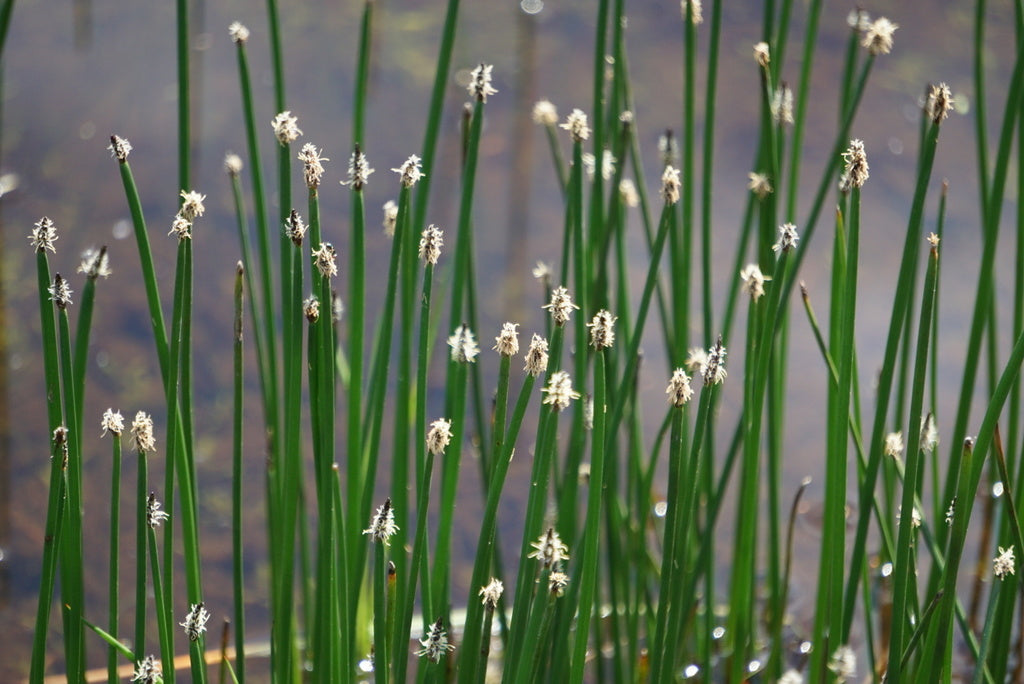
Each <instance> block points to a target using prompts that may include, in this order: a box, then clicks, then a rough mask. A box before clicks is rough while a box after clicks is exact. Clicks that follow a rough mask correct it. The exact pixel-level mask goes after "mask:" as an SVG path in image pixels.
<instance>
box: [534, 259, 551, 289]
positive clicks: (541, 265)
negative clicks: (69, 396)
mask: <svg viewBox="0 0 1024 684" xmlns="http://www.w3.org/2000/svg"><path fill="white" fill-rule="evenodd" d="M530 274H531V275H532V276H533V277H534V278H536V279H537V280H539V281H540V282H541V284H542V285H544V289H545V290H546V289H548V288H550V287H551V265H550V264H547V263H545V262H543V261H538V262H537V264H536V265H535V266H534V267H533V268H532V269H531V270H530Z"/></svg>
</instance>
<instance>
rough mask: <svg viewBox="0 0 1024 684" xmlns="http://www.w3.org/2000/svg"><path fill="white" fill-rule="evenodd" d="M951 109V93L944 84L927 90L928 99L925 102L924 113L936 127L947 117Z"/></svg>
mask: <svg viewBox="0 0 1024 684" xmlns="http://www.w3.org/2000/svg"><path fill="white" fill-rule="evenodd" d="M952 109H953V93H952V92H951V91H950V90H949V86H948V85H946V84H945V83H940V84H938V85H933V86H932V87H931V88H929V89H928V99H927V100H926V101H925V111H926V112H927V113H928V118H929V119H931V120H932V122H933V123H935V124H936V125H938V124H940V123H942V120H943V119H945V118H946V117H948V116H949V112H950V111H951V110H952Z"/></svg>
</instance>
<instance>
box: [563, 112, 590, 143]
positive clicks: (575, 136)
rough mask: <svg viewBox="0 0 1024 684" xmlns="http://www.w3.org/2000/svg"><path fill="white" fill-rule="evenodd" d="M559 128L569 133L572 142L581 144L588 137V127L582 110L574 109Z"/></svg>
mask: <svg viewBox="0 0 1024 684" xmlns="http://www.w3.org/2000/svg"><path fill="white" fill-rule="evenodd" d="M560 126H561V128H564V129H565V130H567V131H569V135H570V136H571V137H572V141H573V142H583V141H584V140H586V139H588V138H589V137H590V126H588V125H587V115H586V114H584V113H583V110H582V109H574V110H572V113H571V114H569V116H567V117H566V118H565V123H563V124H560Z"/></svg>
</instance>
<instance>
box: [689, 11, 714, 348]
mask: <svg viewBox="0 0 1024 684" xmlns="http://www.w3.org/2000/svg"><path fill="white" fill-rule="evenodd" d="M690 11H691V12H692V10H690ZM691 33H694V31H693V29H692V28H691V29H688V30H687V37H688V39H689V37H690V35H691ZM710 33H711V35H710V37H709V41H710V42H709V44H708V58H707V59H708V66H707V85H706V86H705V92H704V141H703V148H704V149H703V155H704V156H703V159H702V162H701V178H702V179H703V183H702V185H701V190H702V194H701V215H700V233H701V275H702V283H701V288H702V295H703V299H702V303H703V310H704V344H705V345H707V346H710V345H711V337H710V336H711V331H712V330H714V329H715V326H714V318H713V316H714V314H713V309H712V301H711V300H712V298H711V294H712V288H711V268H712V266H711V213H712V207H713V206H714V204H713V199H712V197H713V195H712V183H711V180H712V178H713V176H714V160H715V120H716V115H715V104H716V96H717V92H718V52H719V45H720V43H721V34H722V3H719V2H715V3H712V6H711V32H710Z"/></svg>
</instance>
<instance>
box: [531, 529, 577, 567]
mask: <svg viewBox="0 0 1024 684" xmlns="http://www.w3.org/2000/svg"><path fill="white" fill-rule="evenodd" d="M530 546H532V547H533V548H534V550H533V551H532V552H530V553H529V554H527V556H526V557H527V558H536V559H537V560H539V561H540V563H541V565H543V566H544V567H545V568H553V567H556V566H557V565H558V564H559V563H561V562H562V561H567V560H569V547H568V546H566V545H565V542H563V541H562V538H561V537H559V536H558V532H555V529H554V528H553V527H549V528H548V531H547V532H545V533H544V534H542V535H541V536H540V538H539V539H538V540H537V541H535V542H530Z"/></svg>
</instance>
